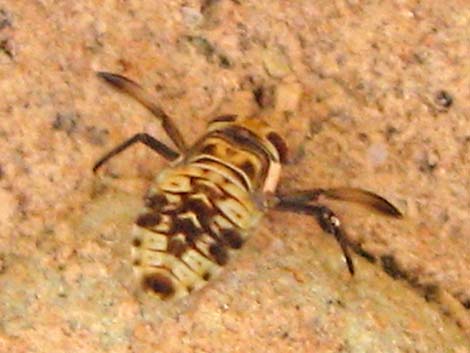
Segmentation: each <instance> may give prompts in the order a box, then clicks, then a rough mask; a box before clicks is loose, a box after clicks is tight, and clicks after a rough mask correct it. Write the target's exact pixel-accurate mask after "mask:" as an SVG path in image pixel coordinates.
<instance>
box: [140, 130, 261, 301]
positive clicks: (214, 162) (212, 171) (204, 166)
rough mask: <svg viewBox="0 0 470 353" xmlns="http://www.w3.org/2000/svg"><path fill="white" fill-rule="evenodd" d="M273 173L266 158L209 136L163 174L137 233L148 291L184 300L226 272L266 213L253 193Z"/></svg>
mask: <svg viewBox="0 0 470 353" xmlns="http://www.w3.org/2000/svg"><path fill="white" fill-rule="evenodd" d="M269 167H270V160H269V157H268V156H267V155H265V154H264V152H262V151H253V150H252V148H251V149H250V148H246V146H242V145H239V144H237V143H236V141H231V140H230V138H227V137H225V136H217V134H212V135H211V134H209V135H207V136H206V137H205V138H203V139H202V140H201V141H200V142H199V143H198V144H196V145H195V147H194V150H193V152H192V153H189V154H188V156H186V157H185V159H184V160H181V161H178V162H176V164H175V165H174V166H171V167H169V168H167V169H165V170H163V171H162V172H161V173H160V174H159V175H158V176H157V177H156V180H155V184H154V185H153V186H152V187H151V188H150V190H149V191H148V194H147V196H146V197H145V210H144V211H143V212H142V213H141V215H140V216H139V217H138V218H137V220H136V226H135V230H134V233H133V235H134V239H133V257H134V268H135V270H136V273H137V275H138V278H139V281H140V282H141V284H142V286H143V288H144V289H145V290H146V291H150V292H154V293H156V294H158V295H159V296H160V297H161V298H163V299H166V298H170V297H181V296H184V295H186V294H188V293H190V292H191V291H193V290H195V289H198V288H201V287H202V286H204V285H205V284H206V283H207V281H208V280H209V279H210V278H212V277H214V276H215V275H216V274H217V273H218V272H220V270H221V268H222V266H223V265H225V264H226V263H227V261H228V260H229V259H230V257H231V255H232V253H233V252H234V251H236V250H237V249H239V248H240V247H241V246H242V244H243V243H244V241H245V239H246V238H247V236H248V235H249V233H250V231H251V229H252V228H253V226H254V225H255V224H256V223H257V221H258V220H259V218H260V216H261V215H262V210H261V209H260V207H259V205H257V203H256V202H255V201H254V200H253V198H252V195H253V194H254V193H255V192H258V191H259V190H261V189H262V187H263V183H264V181H265V180H266V178H267V177H268V174H269V169H270V168H269Z"/></svg>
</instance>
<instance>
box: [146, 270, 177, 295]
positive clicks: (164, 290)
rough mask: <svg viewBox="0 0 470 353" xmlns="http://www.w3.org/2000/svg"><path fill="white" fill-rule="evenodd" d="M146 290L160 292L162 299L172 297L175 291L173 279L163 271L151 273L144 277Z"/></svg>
mask: <svg viewBox="0 0 470 353" xmlns="http://www.w3.org/2000/svg"><path fill="white" fill-rule="evenodd" d="M142 287H143V288H144V290H147V291H152V292H154V293H156V294H158V295H159V296H160V297H162V299H166V298H168V297H171V296H172V295H173V294H174V293H175V288H174V286H173V281H172V280H171V278H170V277H167V276H165V275H164V274H161V273H149V274H146V275H145V277H144V278H143V279H142Z"/></svg>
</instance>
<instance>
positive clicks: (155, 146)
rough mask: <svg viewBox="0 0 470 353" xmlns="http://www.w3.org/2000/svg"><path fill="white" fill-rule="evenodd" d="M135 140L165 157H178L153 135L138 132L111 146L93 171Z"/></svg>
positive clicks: (172, 158) (171, 158)
mask: <svg viewBox="0 0 470 353" xmlns="http://www.w3.org/2000/svg"><path fill="white" fill-rule="evenodd" d="M136 142H141V143H143V144H144V145H145V146H147V147H150V148H151V149H152V150H154V151H155V152H157V153H158V154H159V155H161V156H162V157H163V158H165V159H169V160H174V159H176V158H178V157H179V153H178V152H176V151H174V150H173V149H171V148H170V147H168V146H167V145H165V144H164V143H162V142H160V141H158V140H157V139H155V138H154V137H152V136H150V135H149V134H145V133H140V134H135V135H134V136H132V137H131V138H130V139H128V140H126V141H124V142H123V143H121V144H119V145H118V146H116V147H115V148H113V149H112V150H111V151H109V152H108V153H106V154H105V155H104V156H103V157H101V158H100V159H99V160H98V161H97V162H96V163H95V165H94V166H93V173H96V171H97V170H98V169H99V168H100V167H101V166H102V165H103V164H105V163H106V162H107V161H108V160H109V159H111V158H112V157H114V156H115V155H117V154H119V153H121V152H122V151H124V150H125V149H127V148H128V147H130V146H132V145H133V144H134V143H136Z"/></svg>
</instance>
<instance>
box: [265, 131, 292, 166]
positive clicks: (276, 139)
mask: <svg viewBox="0 0 470 353" xmlns="http://www.w3.org/2000/svg"><path fill="white" fill-rule="evenodd" d="M266 138H267V139H268V140H269V142H271V143H272V144H273V146H274V147H275V148H276V150H277V152H278V153H279V158H280V160H281V163H285V162H286V161H287V152H288V150H287V145H286V142H285V141H284V139H283V138H282V137H281V136H280V135H279V134H278V133H276V132H273V131H271V132H270V133H269V134H268V135H267V136H266Z"/></svg>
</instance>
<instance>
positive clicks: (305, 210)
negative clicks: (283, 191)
mask: <svg viewBox="0 0 470 353" xmlns="http://www.w3.org/2000/svg"><path fill="white" fill-rule="evenodd" d="M275 208H276V209H277V210H280V211H290V212H296V213H302V214H307V215H310V216H313V217H315V219H316V220H317V222H318V224H319V225H320V227H321V228H322V229H323V230H324V231H325V232H326V233H329V234H332V235H333V236H334V237H335V239H336V241H337V242H338V244H339V246H340V247H341V250H342V251H343V255H344V258H345V259H346V265H347V266H348V270H349V273H350V274H351V275H354V263H353V261H352V259H351V255H350V253H349V249H348V240H347V236H346V234H345V232H344V230H343V229H342V228H341V222H340V220H339V218H338V217H337V216H336V215H335V214H334V212H333V211H332V210H330V209H329V208H328V207H326V206H321V205H308V204H305V203H299V202H297V201H294V202H292V201H289V200H283V199H282V198H279V199H278V203H277V205H276V206H275Z"/></svg>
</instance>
